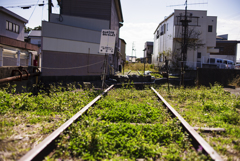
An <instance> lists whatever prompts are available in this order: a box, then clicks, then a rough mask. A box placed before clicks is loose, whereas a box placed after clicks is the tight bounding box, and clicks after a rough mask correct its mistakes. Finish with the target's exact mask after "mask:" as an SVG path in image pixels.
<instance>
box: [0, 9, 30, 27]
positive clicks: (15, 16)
mask: <svg viewBox="0 0 240 161" xmlns="http://www.w3.org/2000/svg"><path fill="white" fill-rule="evenodd" d="M0 11H1V12H3V13H5V14H8V15H9V16H12V17H14V18H16V19H18V20H20V21H22V22H24V23H28V20H26V19H25V18H23V17H21V16H19V15H17V14H16V13H13V12H12V11H9V10H8V9H6V8H4V7H2V6H0Z"/></svg>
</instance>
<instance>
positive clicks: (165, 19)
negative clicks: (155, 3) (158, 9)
mask: <svg viewBox="0 0 240 161" xmlns="http://www.w3.org/2000/svg"><path fill="white" fill-rule="evenodd" d="M175 11H185V10H180V9H175V10H174V12H173V13H172V14H170V15H169V16H168V17H165V18H164V20H163V21H162V22H160V23H159V25H158V27H157V28H156V30H155V31H154V34H155V33H156V32H157V29H158V28H159V27H160V26H161V25H162V24H163V23H164V22H165V21H167V20H168V19H169V18H171V17H172V16H173V15H174V13H175ZM187 11H188V12H194V11H198V12H199V11H201V12H207V11H206V10H187Z"/></svg>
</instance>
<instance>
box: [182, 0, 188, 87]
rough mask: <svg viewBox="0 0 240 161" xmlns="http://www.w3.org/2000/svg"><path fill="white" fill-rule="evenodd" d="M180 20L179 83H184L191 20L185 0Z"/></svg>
mask: <svg viewBox="0 0 240 161" xmlns="http://www.w3.org/2000/svg"><path fill="white" fill-rule="evenodd" d="M180 22H181V23H182V33H183V42H182V51H181V58H182V61H181V80H180V85H184V64H186V63H184V62H186V61H187V47H188V23H190V22H191V20H190V19H188V16H187V0H186V2H185V15H184V19H182V18H180Z"/></svg>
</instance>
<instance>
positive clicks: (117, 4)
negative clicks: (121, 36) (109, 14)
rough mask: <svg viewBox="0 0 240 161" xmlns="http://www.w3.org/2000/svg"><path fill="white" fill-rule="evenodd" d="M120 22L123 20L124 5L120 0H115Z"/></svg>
mask: <svg viewBox="0 0 240 161" xmlns="http://www.w3.org/2000/svg"><path fill="white" fill-rule="evenodd" d="M115 5H116V8H117V13H118V18H119V22H123V14H122V6H121V2H120V0H115Z"/></svg>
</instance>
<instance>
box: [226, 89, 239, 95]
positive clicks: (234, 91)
mask: <svg viewBox="0 0 240 161" xmlns="http://www.w3.org/2000/svg"><path fill="white" fill-rule="evenodd" d="M224 90H225V91H228V92H230V93H231V94H235V95H238V96H239V95H240V88H236V89H232V88H224Z"/></svg>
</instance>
